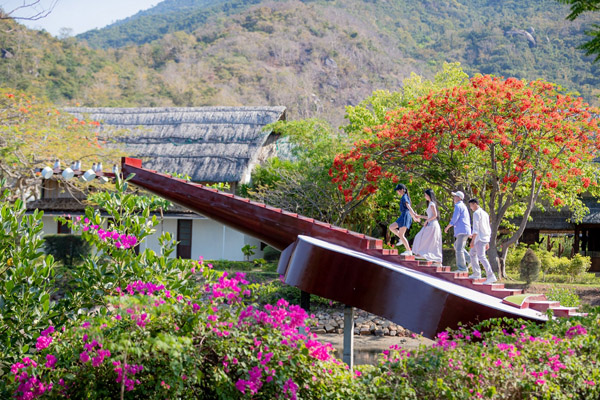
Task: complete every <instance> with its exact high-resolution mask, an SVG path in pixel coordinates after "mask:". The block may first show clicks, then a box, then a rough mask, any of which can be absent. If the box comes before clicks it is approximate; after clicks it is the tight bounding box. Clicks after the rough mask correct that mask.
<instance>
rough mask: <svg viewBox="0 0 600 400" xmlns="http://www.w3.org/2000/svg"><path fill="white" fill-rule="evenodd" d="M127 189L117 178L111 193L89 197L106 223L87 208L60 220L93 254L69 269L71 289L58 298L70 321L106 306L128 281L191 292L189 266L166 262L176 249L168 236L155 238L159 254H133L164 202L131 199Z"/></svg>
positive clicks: (150, 230)
mask: <svg viewBox="0 0 600 400" xmlns="http://www.w3.org/2000/svg"><path fill="white" fill-rule="evenodd" d="M127 188H128V182H127V180H122V179H117V180H116V182H115V189H116V190H115V191H113V192H98V193H94V194H93V195H91V196H90V197H89V198H88V200H89V201H91V202H92V203H95V204H97V205H98V206H99V208H101V209H103V210H104V211H105V212H106V213H107V214H108V216H109V218H110V221H109V219H108V218H105V217H103V216H101V214H100V211H99V210H98V209H94V208H92V207H87V208H86V210H85V217H83V218H75V219H72V220H71V219H70V220H66V219H64V218H62V219H61V218H59V220H61V222H62V223H64V224H68V225H69V227H70V228H71V231H72V232H74V233H77V234H80V235H81V236H82V238H83V239H84V240H85V241H86V242H87V243H88V244H89V245H90V246H92V247H93V248H95V249H96V251H95V252H94V253H93V254H91V255H90V256H88V257H87V258H86V259H85V260H84V262H83V263H82V264H81V265H79V266H77V267H76V268H71V269H70V270H69V276H70V278H71V279H70V281H69V282H68V283H67V286H68V287H69V288H70V290H69V292H67V293H66V295H65V297H64V298H63V299H62V303H63V305H62V307H63V308H64V312H65V314H67V315H69V316H70V317H72V318H75V317H76V316H77V315H79V314H82V313H87V312H89V310H91V309H95V308H98V307H100V308H102V307H103V306H106V304H105V303H104V298H105V296H106V295H109V294H111V293H113V292H114V290H115V289H116V288H117V287H123V286H125V285H126V284H127V283H129V282H133V281H144V282H147V281H154V282H157V283H162V284H169V287H171V288H172V289H177V290H178V291H180V292H183V293H188V292H189V290H191V286H192V284H193V282H192V281H191V280H190V277H191V273H190V272H189V271H190V263H193V262H192V261H189V260H181V259H178V258H172V257H169V256H170V255H171V254H172V253H173V251H174V249H175V241H174V240H173V238H172V237H171V234H170V233H169V232H165V233H164V234H162V235H161V236H160V237H159V238H158V242H159V244H160V245H161V255H157V254H156V253H155V252H154V251H153V250H152V249H149V248H147V249H145V250H144V251H143V252H141V253H139V254H136V251H135V247H136V246H138V245H139V243H140V242H142V241H143V240H145V238H146V237H148V236H150V235H152V234H153V233H154V232H155V231H156V230H155V229H154V228H155V226H157V225H158V224H159V220H158V218H157V217H156V215H153V216H150V213H151V212H152V211H155V210H157V209H158V208H166V207H167V206H168V204H169V203H168V202H166V201H165V200H163V199H160V198H157V197H148V196H139V195H135V194H133V193H130V192H128V191H127Z"/></svg>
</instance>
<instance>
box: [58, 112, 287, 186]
mask: <svg viewBox="0 0 600 400" xmlns="http://www.w3.org/2000/svg"><path fill="white" fill-rule="evenodd" d="M65 111H67V112H69V113H71V114H74V115H76V116H78V117H80V118H83V117H85V118H89V119H92V120H95V121H99V122H101V123H102V129H117V130H126V131H128V132H127V133H126V134H124V135H122V136H119V138H118V143H117V145H118V146H119V147H120V148H121V149H123V150H125V151H126V152H127V154H128V155H129V156H131V157H138V158H142V159H143V160H144V167H145V168H150V169H154V170H157V171H159V172H165V173H177V174H182V175H188V176H189V177H190V178H191V180H192V181H194V182H229V183H232V184H236V183H246V182H248V181H249V179H250V173H251V171H252V168H253V167H254V165H255V164H257V163H260V162H261V161H263V160H265V159H267V158H268V157H271V156H273V155H275V151H276V149H275V141H276V139H277V138H276V137H274V135H272V134H271V132H264V131H263V128H264V126H265V125H267V124H270V123H272V122H276V121H278V120H282V119H285V107H193V108H183V107H166V108H156V107H151V108H150V107H148V108H79V107H78V108H66V109H65Z"/></svg>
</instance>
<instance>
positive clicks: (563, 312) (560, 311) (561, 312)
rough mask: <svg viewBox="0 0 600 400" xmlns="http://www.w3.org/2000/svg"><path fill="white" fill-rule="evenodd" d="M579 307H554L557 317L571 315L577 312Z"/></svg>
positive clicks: (553, 310)
mask: <svg viewBox="0 0 600 400" xmlns="http://www.w3.org/2000/svg"><path fill="white" fill-rule="evenodd" d="M578 309H579V307H556V308H554V307H553V308H552V312H553V313H554V316H555V317H571V316H573V315H574V314H577V310H578Z"/></svg>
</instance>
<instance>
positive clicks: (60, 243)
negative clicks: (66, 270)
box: [44, 234, 92, 265]
mask: <svg viewBox="0 0 600 400" xmlns="http://www.w3.org/2000/svg"><path fill="white" fill-rule="evenodd" d="M91 250H92V248H91V246H90V245H89V243H88V242H86V241H85V239H84V238H83V237H81V236H80V235H64V234H61V235H46V236H44V251H45V252H46V254H52V256H53V257H54V259H55V260H56V261H60V262H61V263H62V264H63V265H74V264H76V263H79V262H81V261H82V260H83V259H85V258H86V257H87V256H89V255H90V253H91Z"/></svg>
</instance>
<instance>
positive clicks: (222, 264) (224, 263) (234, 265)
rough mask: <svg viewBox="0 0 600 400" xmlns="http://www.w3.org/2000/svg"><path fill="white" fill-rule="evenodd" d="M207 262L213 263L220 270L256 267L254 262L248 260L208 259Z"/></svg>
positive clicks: (243, 269) (244, 269)
mask: <svg viewBox="0 0 600 400" xmlns="http://www.w3.org/2000/svg"><path fill="white" fill-rule="evenodd" d="M205 263H207V264H210V265H212V267H213V268H214V269H216V270H218V271H250V270H252V269H254V264H253V263H250V262H248V261H230V260H206V261H205Z"/></svg>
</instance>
